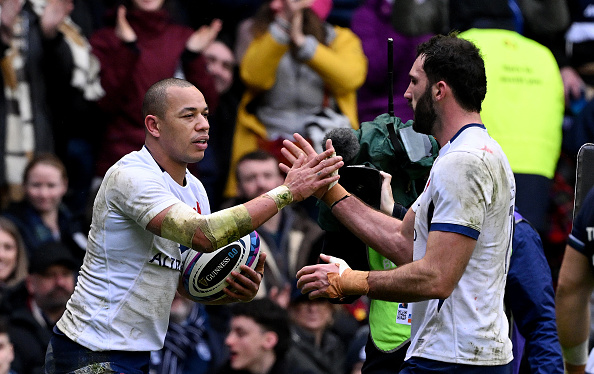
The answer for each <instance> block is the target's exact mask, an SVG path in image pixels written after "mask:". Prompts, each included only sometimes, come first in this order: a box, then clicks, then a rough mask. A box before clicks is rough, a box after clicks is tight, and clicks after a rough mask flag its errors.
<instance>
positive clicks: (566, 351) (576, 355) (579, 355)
mask: <svg viewBox="0 0 594 374" xmlns="http://www.w3.org/2000/svg"><path fill="white" fill-rule="evenodd" d="M561 350H562V351H563V358H564V359H565V362H567V363H568V364H571V365H576V366H577V365H585V364H586V363H587V362H588V339H586V340H584V341H583V342H582V343H581V344H578V345H576V346H574V347H563V346H561Z"/></svg>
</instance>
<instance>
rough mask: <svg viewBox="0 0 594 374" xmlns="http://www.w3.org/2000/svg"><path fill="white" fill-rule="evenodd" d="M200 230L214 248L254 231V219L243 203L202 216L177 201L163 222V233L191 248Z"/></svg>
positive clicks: (166, 236)
mask: <svg viewBox="0 0 594 374" xmlns="http://www.w3.org/2000/svg"><path fill="white" fill-rule="evenodd" d="M197 229H200V231H202V233H203V234H204V236H206V238H207V239H208V240H209V241H210V243H211V245H212V247H213V249H217V248H221V247H223V246H225V245H227V244H229V243H231V242H233V241H235V240H238V239H239V238H241V237H242V236H243V235H246V234H248V233H249V232H251V231H253V227H252V218H251V217H250V214H249V213H248V211H247V209H246V208H245V206H243V205H237V206H234V207H231V208H228V209H224V210H221V211H219V212H216V213H213V214H209V215H204V216H203V215H200V214H198V213H196V212H195V211H194V210H193V209H192V208H191V207H189V206H188V205H186V204H183V203H177V204H174V205H173V206H172V207H171V209H169V211H168V212H167V214H166V215H165V218H164V219H163V222H162V224H161V236H162V237H164V238H166V239H169V240H173V241H175V242H177V243H179V244H182V245H185V246H186V247H188V248H192V239H193V238H194V235H195V234H196V230H197Z"/></svg>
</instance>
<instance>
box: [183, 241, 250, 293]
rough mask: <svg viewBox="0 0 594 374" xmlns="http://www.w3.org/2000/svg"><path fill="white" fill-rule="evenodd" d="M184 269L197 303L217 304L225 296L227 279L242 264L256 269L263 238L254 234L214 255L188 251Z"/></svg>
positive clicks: (184, 282) (187, 287)
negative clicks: (212, 302)
mask: <svg viewBox="0 0 594 374" xmlns="http://www.w3.org/2000/svg"><path fill="white" fill-rule="evenodd" d="M187 252H188V253H187V255H186V257H185V259H184V263H183V266H182V279H183V284H184V288H185V289H186V291H187V292H188V293H189V294H190V296H191V297H192V299H193V300H194V301H213V300H217V299H220V298H222V297H223V296H225V293H224V292H223V289H224V288H227V287H229V284H228V283H227V281H226V279H227V278H228V277H232V275H231V272H232V271H236V272H240V271H241V269H240V267H241V265H247V266H249V267H251V268H252V269H254V268H255V267H256V264H257V263H258V258H259V257H260V237H259V236H258V233H257V232H255V231H252V232H251V233H249V234H248V235H246V236H244V237H242V238H241V239H239V240H237V241H234V242H233V243H230V244H228V245H226V246H224V247H223V248H219V249H217V250H216V251H214V252H211V253H201V252H198V251H195V250H193V249H189V250H187Z"/></svg>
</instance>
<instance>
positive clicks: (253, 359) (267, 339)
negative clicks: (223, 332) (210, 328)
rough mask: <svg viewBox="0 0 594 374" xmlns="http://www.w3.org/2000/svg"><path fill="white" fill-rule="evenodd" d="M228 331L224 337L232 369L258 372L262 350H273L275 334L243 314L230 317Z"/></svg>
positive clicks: (275, 339) (275, 340)
mask: <svg viewBox="0 0 594 374" xmlns="http://www.w3.org/2000/svg"><path fill="white" fill-rule="evenodd" d="M230 327H231V329H230V332H229V334H228V335H227V338H226V339H225V344H226V345H227V347H228V348H229V363H230V365H231V368H233V369H234V370H248V371H250V372H258V368H259V367H260V366H261V365H262V355H263V354H264V352H270V351H272V350H273V348H274V346H275V345H276V343H277V341H278V340H277V336H276V334H275V333H273V332H271V331H264V330H263V329H262V327H261V326H260V325H258V324H257V323H256V322H255V321H254V320H253V319H251V318H248V317H245V316H236V317H233V318H231V323H230Z"/></svg>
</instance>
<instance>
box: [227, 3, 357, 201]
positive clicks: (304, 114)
mask: <svg viewBox="0 0 594 374" xmlns="http://www.w3.org/2000/svg"><path fill="white" fill-rule="evenodd" d="M310 3H312V1H311V0H299V1H290V0H268V1H266V2H265V3H264V4H263V5H262V7H261V9H260V11H259V12H258V13H257V14H256V16H254V17H253V19H251V20H249V22H252V24H251V26H249V24H248V26H246V24H244V25H243V26H242V27H240V32H241V34H242V35H243V37H244V40H243V41H242V40H238V41H237V46H238V47H239V48H241V46H242V45H247V46H248V47H247V49H246V51H245V55H243V56H242V57H241V56H238V61H241V64H240V74H241V79H242V80H243V82H244V84H245V86H246V91H245V93H244V95H243V97H242V99H241V103H240V105H239V109H238V114H237V124H236V128H235V133H234V138H233V148H232V152H233V153H232V156H231V170H232V171H234V170H235V168H236V164H237V161H238V160H239V158H240V157H241V156H243V155H244V154H246V153H249V152H251V151H254V150H256V149H258V148H260V149H266V150H268V151H270V152H271V153H272V154H273V155H274V156H275V157H277V158H280V148H281V147H282V139H286V138H291V136H292V133H293V132H299V133H305V130H306V124H309V123H315V124H317V125H318V126H319V127H316V126H312V127H311V128H308V129H311V130H312V131H310V132H308V133H307V136H309V137H310V138H312V137H313V136H314V135H315V134H316V132H315V131H314V130H318V129H320V130H321V132H324V131H325V130H327V129H330V128H332V127H348V126H352V127H353V128H358V126H359V121H358V119H357V103H356V100H357V99H356V90H357V89H358V88H359V87H360V86H361V84H363V81H364V80H365V75H366V72H367V59H366V58H365V55H364V54H363V51H362V49H361V42H360V40H359V38H357V36H356V35H354V34H353V33H352V31H350V30H349V29H346V28H341V27H338V26H334V27H333V26H331V25H330V24H328V23H326V22H324V21H323V20H324V19H325V17H326V16H327V14H328V12H329V10H330V8H331V5H330V2H329V1H328V0H316V1H314V2H313V3H312V5H311V6H312V8H311V9H310V8H309V4H310ZM314 9H315V10H316V11H317V13H316V12H314ZM236 55H237V53H236ZM321 113H323V115H321ZM318 114H320V115H318ZM320 140H321V139H320ZM314 143H316V145H317V142H314ZM236 192H237V187H236V179H235V175H234V174H233V172H230V174H229V180H228V183H227V189H226V195H227V196H235V194H236Z"/></svg>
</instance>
